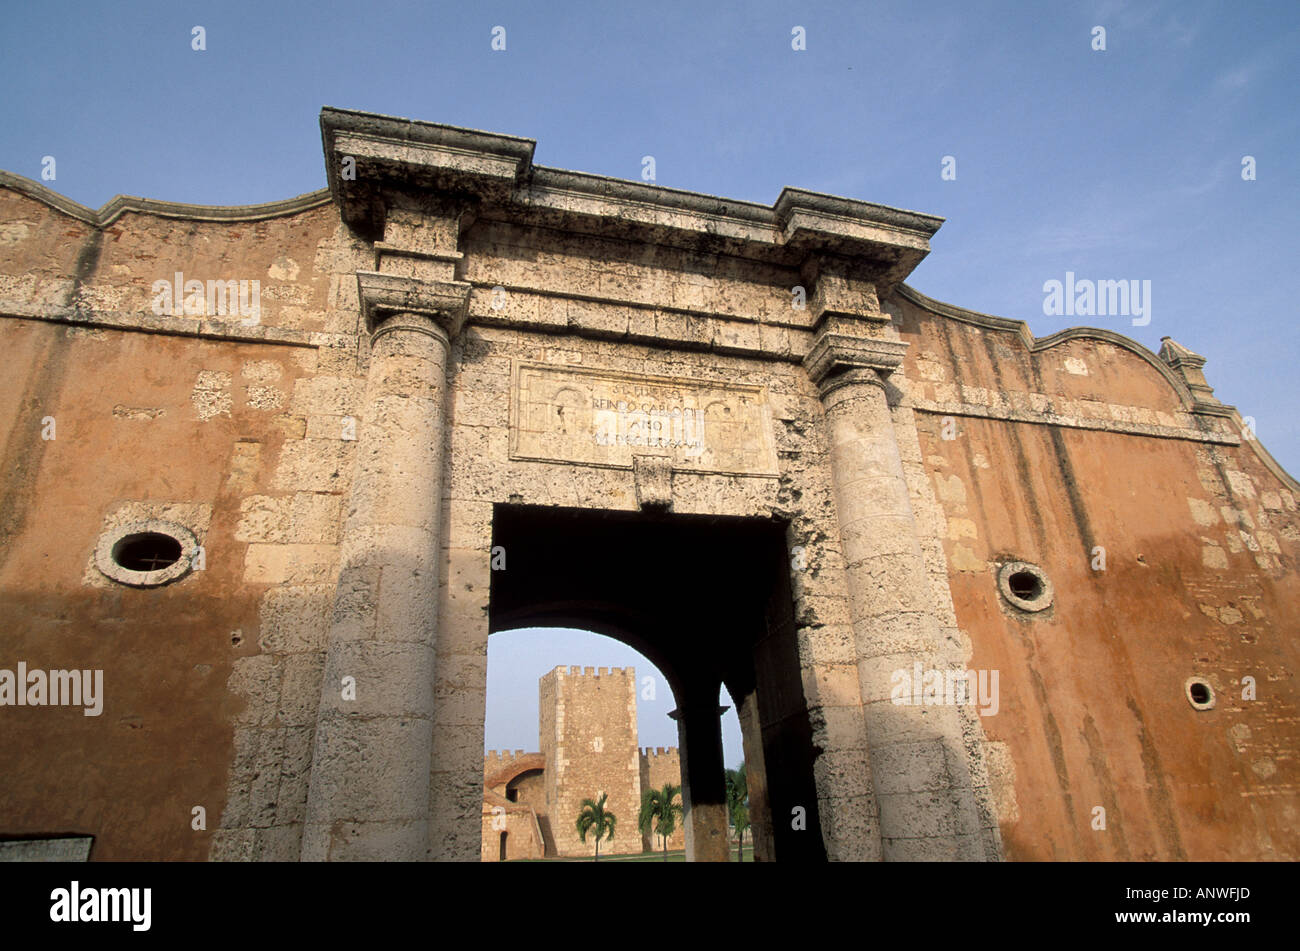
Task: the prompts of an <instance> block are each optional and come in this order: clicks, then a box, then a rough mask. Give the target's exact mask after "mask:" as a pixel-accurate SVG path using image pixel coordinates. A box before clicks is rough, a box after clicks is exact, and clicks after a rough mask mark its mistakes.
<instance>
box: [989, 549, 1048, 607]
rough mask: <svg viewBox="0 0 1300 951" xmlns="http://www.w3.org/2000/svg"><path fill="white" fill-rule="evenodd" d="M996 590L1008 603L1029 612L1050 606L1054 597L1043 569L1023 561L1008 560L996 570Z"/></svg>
mask: <svg viewBox="0 0 1300 951" xmlns="http://www.w3.org/2000/svg"><path fill="white" fill-rule="evenodd" d="M998 592H999V593H1000V594H1001V595H1002V598H1003V600H1005V601H1006V602H1007V603H1008V604H1010V605H1012V606H1013V607H1016V608H1019V609H1020V610H1021V611H1028V612H1031V613H1033V612H1038V611H1043V610H1046V609H1047V608H1049V607H1051V606H1052V601H1053V599H1054V597H1055V593H1054V592H1053V590H1052V583H1051V582H1050V581H1048V580H1047V575H1046V574H1045V573H1044V571H1043V569H1042V568H1039V567H1038V566H1037V565H1031V564H1030V563H1029V562H1025V561H1012V562H1008V563H1007V564H1004V565H1003V566H1002V567H1001V568H1000V569H999V570H998Z"/></svg>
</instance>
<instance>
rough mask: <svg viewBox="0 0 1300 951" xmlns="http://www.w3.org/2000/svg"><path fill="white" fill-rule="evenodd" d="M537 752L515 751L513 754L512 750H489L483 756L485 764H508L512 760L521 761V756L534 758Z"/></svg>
mask: <svg viewBox="0 0 1300 951" xmlns="http://www.w3.org/2000/svg"><path fill="white" fill-rule="evenodd" d="M535 752H536V751H533V752H529V751H528V750H515V751H514V752H513V753H512V752H511V751H510V750H488V751H487V752H486V753H484V754H483V762H484V763H503V762H505V763H508V762H509V761H510V760H512V759H519V758H520V757H521V756H532V755H533V753H535Z"/></svg>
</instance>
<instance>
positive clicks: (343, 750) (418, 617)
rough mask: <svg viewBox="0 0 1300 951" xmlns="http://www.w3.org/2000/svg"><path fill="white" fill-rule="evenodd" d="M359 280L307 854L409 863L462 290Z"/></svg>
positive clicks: (424, 810)
mask: <svg viewBox="0 0 1300 951" xmlns="http://www.w3.org/2000/svg"><path fill="white" fill-rule="evenodd" d="M358 279H359V285H360V290H361V296H362V302H363V306H364V307H365V309H366V312H367V319H368V323H369V325H370V326H372V327H373V331H372V335H371V348H370V367H369V375H368V382H367V390H366V399H365V404H364V409H363V412H362V418H361V419H360V420H358V425H357V439H358V446H357V461H356V469H355V471H354V474H353V478H352V486H351V492H350V495H349V497H348V506H347V517H346V522H345V527H344V535H343V541H342V544H341V545H340V564H339V574H338V587H337V590H336V594H335V601H334V615H333V620H332V623H331V627H330V638H329V647H328V653H327V655H326V661H325V673H324V677H323V681H322V689H321V702H320V711H319V714H318V717H317V724H316V737H315V751H314V756H313V760H312V771H311V781H310V785H309V791H308V800H307V817H306V823H305V827H304V831H303V847H302V857H303V859H304V860H308V861H312V860H373V859H386V860H408V861H409V860H417V859H424V858H426V857H427V855H428V851H429V841H428V838H429V837H428V827H429V804H430V796H429V793H430V789H429V775H430V768H431V765H432V764H431V756H432V738H433V730H432V726H433V723H432V718H433V696H434V694H433V683H434V651H435V646H436V638H437V617H438V586H439V569H440V557H441V544H442V542H441V526H440V525H439V520H440V513H441V502H442V468H443V444H444V424H445V418H446V411H445V396H446V386H447V382H446V372H447V357H448V353H449V348H450V339H451V337H452V336H453V335H454V333H455V332H456V330H458V329H459V327H458V325H459V321H460V319H461V317H460V316H459V315H460V314H462V313H463V304H464V299H465V292H466V291H467V287H463V286H460V285H455V284H449V283H445V284H441V285H438V284H430V283H429V282H421V281H414V280H411V279H405V278H399V277H393V276H389V275H381V274H377V273H363V274H359V275H358ZM402 306H407V307H412V308H414V307H417V306H418V307H420V310H418V311H417V310H414V309H410V310H406V309H398V308H399V307H402Z"/></svg>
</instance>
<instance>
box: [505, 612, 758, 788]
mask: <svg viewBox="0 0 1300 951" xmlns="http://www.w3.org/2000/svg"><path fill="white" fill-rule="evenodd" d="M561 666H575V667H634V668H636V682H637V704H636V718H637V733H638V739H639V745H641V746H677V724H676V722H675V721H673V720H670V719H669V718H668V714H669V712H670V711H672V710H673V709H675V708H676V706H677V703H676V701H675V700H674V698H673V692H672V689H671V688H670V687H669V686H668V681H667V680H666V679H665V678H664V675H663V674H662V673H660V671H659V668H657V667H655V666H654V665H653V664H651V663H650V662H649V661H648V660H646V659H645V658H644V657H642V656H641V655H640V654H638V653H637V652H636V651H634V650H633V649H632V648H630V647H628V646H627V645H626V644H623V643H621V642H620V641H616V640H614V639H613V638H609V637H602V636H601V635H599V634H592V633H590V632H588V631H574V630H568V629H562V628H530V629H524V630H517V631H502V632H501V633H500V634H493V635H492V636H491V637H489V638H488V695H487V718H486V721H485V723H484V743H485V748H486V749H490V750H529V751H532V750H536V749H538V742H539V738H538V735H537V714H538V710H537V704H538V689H537V681H538V680H540V679H541V677H542V676H543V675H544V674H547V673H550V671H552V670H554V669H555V668H556V667H561ZM646 678H649V679H648V680H647V679H646ZM719 699H720V701H721V703H722V705H723V706H726V707H728V708H729V709H728V710H727V712H726V713H725V714H723V717H722V752H723V756H724V758H725V760H726V764H727V765H728V766H731V767H735V766H739V765H740V762H741V761H742V760H743V759H744V758H745V753H744V750H743V748H742V746H741V741H740V719H739V718H738V717H737V716H736V708H735V706H734V705H733V704H732V701H731V696H730V695H729V694H728V693H727V691H726V688H725V687H724V688H723V689H722V691H721V693H720V694H719Z"/></svg>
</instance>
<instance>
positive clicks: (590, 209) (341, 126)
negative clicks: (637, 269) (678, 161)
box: [320, 107, 943, 283]
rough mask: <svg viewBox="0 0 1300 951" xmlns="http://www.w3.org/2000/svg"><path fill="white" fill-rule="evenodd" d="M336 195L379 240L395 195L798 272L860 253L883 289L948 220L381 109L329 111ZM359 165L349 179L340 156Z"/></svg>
mask: <svg viewBox="0 0 1300 951" xmlns="http://www.w3.org/2000/svg"><path fill="white" fill-rule="evenodd" d="M320 121H321V137H322V142H323V145H324V149H325V166H326V174H327V176H328V178H329V184H330V193H331V194H332V195H333V196H334V199H335V201H336V202H338V204H339V208H340V212H341V214H342V217H343V220H344V221H346V222H347V223H348V224H349V226H351V227H352V228H354V229H355V230H356V231H357V232H358V233H359V234H361V235H363V236H365V237H367V238H369V239H371V240H376V239H378V238H379V237H380V236H381V235H382V231H383V224H384V218H385V216H386V214H387V210H388V208H389V207H390V203H391V202H392V201H393V199H394V196H395V195H400V194H410V195H416V194H430V193H437V194H439V195H442V196H454V197H457V198H461V199H465V200H467V201H468V202H469V204H472V205H473V206H474V207H475V208H476V214H478V215H479V216H481V217H484V218H492V219H501V220H508V221H513V222H517V223H520V224H525V225H535V226H543V227H553V228H559V229H561V230H568V231H573V232H577V233H583V234H592V235H601V236H611V237H618V238H622V239H627V240H635V241H639V242H645V243H656V244H666V245H672V246H677V247H685V248H690V249H693V250H711V251H714V252H717V253H724V254H734V255H738V256H743V257H748V258H752V259H757V260H763V261H769V262H772V263H780V264H783V265H786V266H790V265H795V266H797V265H799V264H800V263H802V261H803V260H805V259H806V258H807V256H808V255H809V254H813V253H819V254H829V255H839V256H843V257H846V258H852V259H854V260H855V261H857V262H858V264H859V266H860V267H862V268H864V269H865V270H867V271H869V272H870V273H872V274H875V275H879V277H880V279H881V280H882V281H883V282H885V283H893V282H895V281H898V280H902V279H903V278H904V277H906V276H907V274H909V273H910V272H911V271H912V269H913V268H915V267H916V265H917V264H919V263H920V261H921V259H922V258H924V257H925V255H926V254H928V253H929V250H930V244H929V240H930V238H931V236H933V235H934V233H935V232H936V231H937V230H938V228H939V226H940V224H942V222H943V219H942V218H937V217H935V216H933V215H924V214H919V213H917V212H913V211H906V210H903V209H900V208H890V207H888V206H885V205H877V204H873V203H871V202H865V201H857V200H854V199H849V198H838V197H835V196H832V195H822V194H818V193H816V192H808V191H803V190H802V189H796V188H787V189H785V190H784V191H782V192H781V195H780V196H779V197H778V199H777V201H776V203H775V204H773V205H772V206H770V207H768V206H764V205H759V204H756V203H753V202H741V201H733V200H729V199H724V198H719V197H716V196H713V195H703V194H699V193H697V192H687V191H681V190H678V189H673V188H663V187H661V186H658V185H653V184H647V183H646V182H638V181H628V180H624V179H617V178H607V177H604V176H599V175H589V174H584V173H579V172H570V171H565V170H563V169H554V168H543V167H541V166H534V165H533V162H532V158H533V149H534V147H535V145H536V143H535V142H534V140H532V139H524V138H519V137H516V136H508V135H495V134H492V133H488V132H480V131H477V130H474V129H462V128H457V127H455V126H448V125H439V124H437V123H432V122H416V121H412V120H410V119H401V118H396V117H392V116H383V115H376V114H374V113H366V112H355V111H352V110H347V109H334V108H330V107H326V108H325V109H323V110H321V118H320ZM348 157H350V158H351V160H352V161H351V162H350V163H349V169H348V173H347V174H346V175H345V174H344V172H343V168H344V159H345V158H348Z"/></svg>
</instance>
